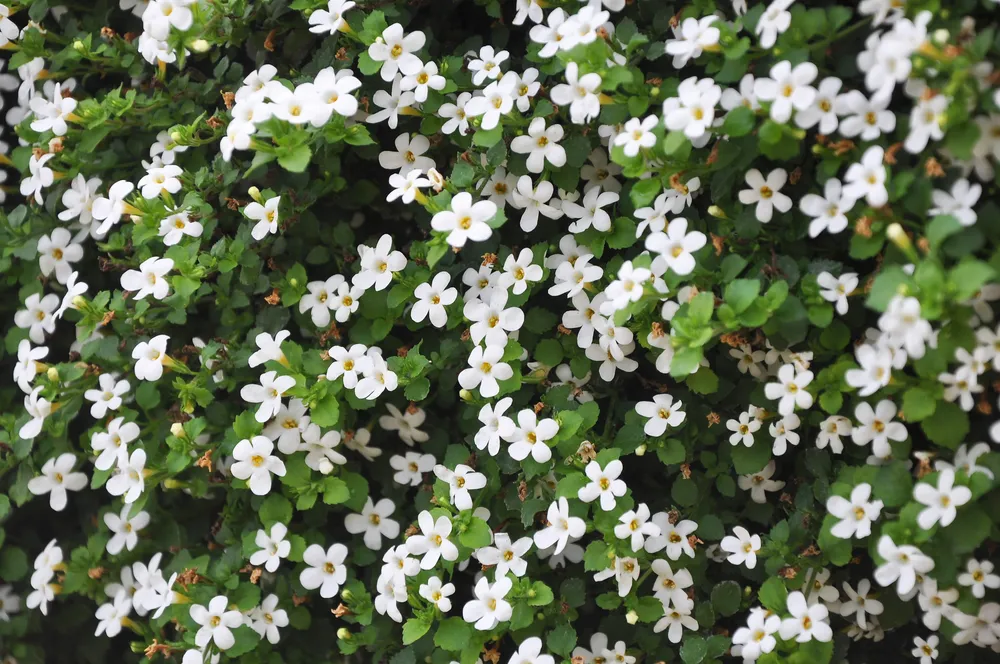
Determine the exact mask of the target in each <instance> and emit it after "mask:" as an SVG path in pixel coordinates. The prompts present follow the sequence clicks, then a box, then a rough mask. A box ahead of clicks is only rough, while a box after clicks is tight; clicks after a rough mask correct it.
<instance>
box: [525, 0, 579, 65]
mask: <svg viewBox="0 0 1000 664" xmlns="http://www.w3.org/2000/svg"><path fill="white" fill-rule="evenodd" d="M566 19H567V15H566V12H565V11H564V10H563V8H562V7H556V8H555V9H553V10H552V11H551V12H549V16H548V19H546V23H545V24H544V25H542V24H541V23H542V22H541V21H537V23H539V25H536V26H533V27H532V28H531V31H530V32H529V33H528V37H529V38H530V39H531V41H533V42H535V43H536V44H542V49H541V50H540V51H539V52H538V56H539V57H542V58H551V57H552V56H553V55H555V53H556V51H558V50H559V49H560V48H562V47H563V41H565V38H564V36H563V35H562V34H561V32H560V27H561V26H562V25H563V24H564V23H566V22H567V21H566ZM570 48H572V46H570Z"/></svg>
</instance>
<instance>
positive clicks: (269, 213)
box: [243, 196, 281, 241]
mask: <svg viewBox="0 0 1000 664" xmlns="http://www.w3.org/2000/svg"><path fill="white" fill-rule="evenodd" d="M280 204H281V197H280V196H275V197H274V198H269V199H267V200H266V201H265V202H264V204H263V205H261V204H260V203H258V202H257V201H253V202H252V203H250V204H249V205H247V206H246V207H245V208H243V214H245V215H246V216H247V219H252V220H254V221H256V222H257V223H256V224H254V227H253V229H251V231H250V236H251V237H253V239H255V240H258V241H259V240H263V239H264V238H265V237H266V236H267V235H268V234H275V233H277V232H278V205H280Z"/></svg>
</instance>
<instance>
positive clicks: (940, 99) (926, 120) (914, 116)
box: [903, 94, 948, 154]
mask: <svg viewBox="0 0 1000 664" xmlns="http://www.w3.org/2000/svg"><path fill="white" fill-rule="evenodd" d="M947 112H948V97H947V96H946V95H942V94H939V95H935V96H933V97H931V98H929V99H924V98H923V97H921V98H920V99H918V100H917V102H916V103H915V104H914V105H913V110H911V111H910V133H909V134H907V136H906V141H905V142H904V143H903V147H904V148H905V149H906V151H907V152H909V153H910V154H918V153H920V152H923V151H924V149H925V148H926V147H927V144H928V143H929V142H930V141H931V139H933V140H935V141H940V140H941V139H942V138H944V127H943V126H942V125H943V123H944V119H945V117H946V114H947Z"/></svg>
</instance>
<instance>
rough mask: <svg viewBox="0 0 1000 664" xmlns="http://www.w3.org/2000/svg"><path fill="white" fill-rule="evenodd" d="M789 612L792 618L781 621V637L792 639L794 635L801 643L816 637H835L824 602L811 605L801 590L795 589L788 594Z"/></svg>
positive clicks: (824, 638)
mask: <svg viewBox="0 0 1000 664" xmlns="http://www.w3.org/2000/svg"><path fill="white" fill-rule="evenodd" d="M788 612H789V613H790V614H792V617H791V618H785V619H784V620H782V621H781V627H780V629H779V630H778V632H779V634H780V635H781V638H783V639H785V640H786V641H787V640H791V639H792V638H793V637H794V638H795V640H796V641H798V642H799V643H805V642H806V641H811V640H812V639H816V640H817V641H821V642H826V641H830V640H831V639H833V630H832V629H830V623H829V622H828V621H829V615H830V612H829V610H828V609H827V608H826V607H825V606H824V605H823V604H818V603H817V604H813V605H811V606H810V605H809V604H808V603H807V602H806V597H805V595H803V594H802V593H801V592H798V591H795V592H793V593H789V595H788Z"/></svg>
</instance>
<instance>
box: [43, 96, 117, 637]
mask: <svg viewBox="0 0 1000 664" xmlns="http://www.w3.org/2000/svg"><path fill="white" fill-rule="evenodd" d="M36 99H37V97H36ZM131 612H132V598H131V597H129V596H128V595H127V594H125V593H119V594H118V595H116V596H115V597H114V599H113V600H112V601H111V602H108V603H106V604H102V605H101V606H99V607H97V611H96V612H95V613H94V618H96V619H97V621H98V622H97V629H96V630H95V631H94V636H100V635H101V634H106V635H107V637H108V638H114V637H116V636H118V634H120V633H121V631H122V621H123V620H125V619H126V618H128V614H129V613H131Z"/></svg>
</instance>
